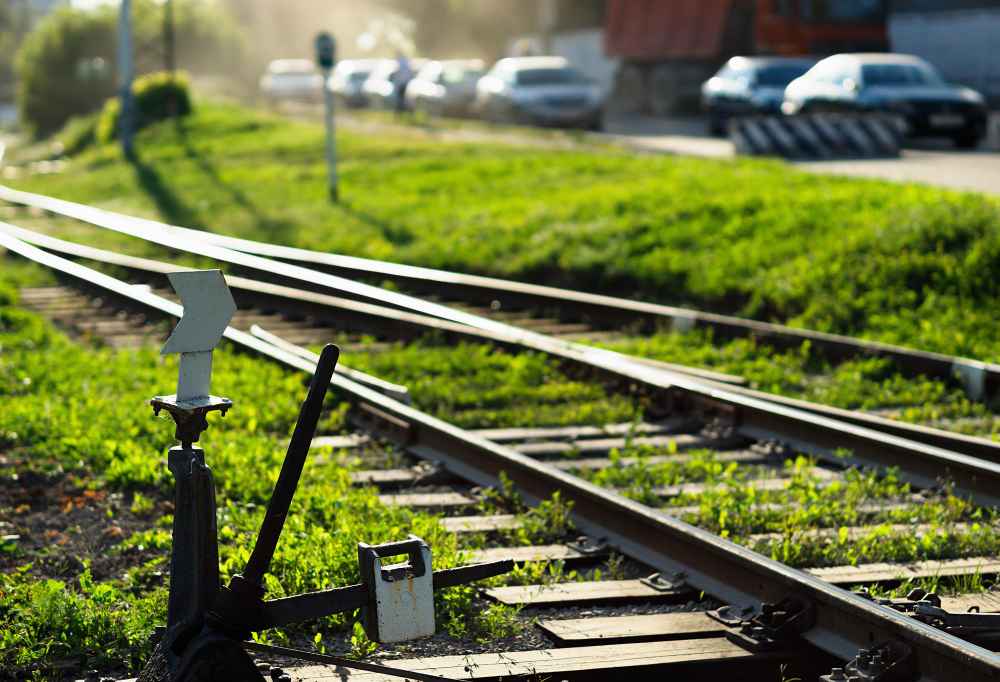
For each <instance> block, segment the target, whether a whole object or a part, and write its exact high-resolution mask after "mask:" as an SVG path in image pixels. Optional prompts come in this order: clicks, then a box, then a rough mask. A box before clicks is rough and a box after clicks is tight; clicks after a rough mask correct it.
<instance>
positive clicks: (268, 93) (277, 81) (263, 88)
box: [260, 59, 323, 104]
mask: <svg viewBox="0 0 1000 682" xmlns="http://www.w3.org/2000/svg"><path fill="white" fill-rule="evenodd" d="M260 92H261V94H262V95H264V97H266V98H267V100H268V102H270V103H271V104H277V103H278V102H280V101H287V100H298V101H307V102H315V101H318V100H319V99H320V97H321V96H322V95H323V76H322V75H321V74H320V73H319V71H317V70H316V66H315V65H314V64H313V63H312V62H311V61H309V60H308V59H275V60H274V61H273V62H271V63H270V64H268V65H267V71H266V72H265V73H264V75H263V76H261V77H260Z"/></svg>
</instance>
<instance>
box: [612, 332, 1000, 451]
mask: <svg viewBox="0 0 1000 682" xmlns="http://www.w3.org/2000/svg"><path fill="white" fill-rule="evenodd" d="M600 345H603V346H605V347H608V348H611V349H612V350H616V351H619V352H622V353H627V354H632V355H639V356H643V357H649V358H653V359H656V360H664V361H668V362H674V363H678V364H683V365H689V366H694V367H705V368H708V369H713V370H716V371H719V372H726V373H731V374H735V375H737V376H740V377H743V378H744V379H745V380H746V381H747V383H748V385H749V386H750V387H751V388H754V389H757V390H760V391H766V392H768V393H776V394H779V395H785V396H789V397H792V398H798V399H801V400H808V401H811V402H818V403H822V404H826V405H833V406H834V407H841V408H844V409H849V410H876V409H878V410H883V411H889V412H890V413H891V414H892V416H893V417H895V418H897V419H902V420H904V421H910V422H915V423H927V422H935V421H938V420H956V419H978V420H984V421H985V422H986V432H985V433H984V432H983V430H982V428H981V427H980V428H976V429H965V430H975V431H977V435H988V436H995V434H996V430H997V429H998V425H997V424H995V423H990V418H991V417H992V415H993V411H992V409H991V407H990V406H987V405H985V404H983V403H977V402H972V401H970V400H969V399H968V398H967V397H966V395H965V392H964V390H963V389H962V388H961V387H960V386H959V384H958V383H957V382H956V381H941V380H937V379H929V378H927V377H924V376H915V377H908V376H903V375H902V374H900V373H899V371H898V369H897V368H896V367H895V365H894V364H893V362H892V361H891V360H889V359H886V358H856V359H852V360H847V361H844V362H841V363H836V364H834V363H831V362H829V361H827V360H825V359H823V358H822V356H821V355H820V354H818V353H816V352H815V351H814V350H813V349H812V347H811V346H810V344H809V343H808V342H805V343H803V345H802V346H801V347H799V348H797V349H794V350H786V351H778V350H775V349H774V348H773V347H771V346H769V345H767V344H766V343H762V342H758V341H757V340H755V339H752V338H750V339H733V340H718V339H714V338H713V336H712V334H711V332H710V331H705V330H693V331H689V332H684V333H676V332H660V333H657V334H652V335H649V336H645V337H635V338H629V339H626V340H623V341H618V342H614V343H607V344H600ZM948 427H949V428H955V429H957V430H961V428H960V427H959V426H957V425H949V426H948Z"/></svg>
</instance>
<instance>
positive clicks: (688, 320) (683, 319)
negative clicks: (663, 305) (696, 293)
mask: <svg viewBox="0 0 1000 682" xmlns="http://www.w3.org/2000/svg"><path fill="white" fill-rule="evenodd" d="M694 324H695V318H694V315H674V316H673V317H671V318H670V330H671V331H673V332H677V333H679V334H683V333H685V332H689V331H691V330H692V329H694Z"/></svg>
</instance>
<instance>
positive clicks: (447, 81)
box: [406, 59, 486, 116]
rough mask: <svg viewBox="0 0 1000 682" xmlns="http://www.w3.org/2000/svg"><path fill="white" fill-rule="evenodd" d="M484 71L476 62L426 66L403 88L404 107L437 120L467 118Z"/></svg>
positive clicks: (449, 62) (439, 62)
mask: <svg viewBox="0 0 1000 682" xmlns="http://www.w3.org/2000/svg"><path fill="white" fill-rule="evenodd" d="M485 71H486V68H485V65H484V64H483V62H482V60H479V59H448V60H443V61H432V62H428V63H427V65H426V66H424V68H422V69H420V72H419V73H418V74H417V75H416V77H414V79H413V80H412V81H410V84H409V85H408V86H407V87H406V104H407V107H409V108H410V109H411V110H413V111H425V112H427V113H429V114H435V115H437V116H468V115H469V114H471V113H472V105H473V104H474V103H475V100H476V83H478V82H479V79H480V78H482V76H483V73H484V72H485Z"/></svg>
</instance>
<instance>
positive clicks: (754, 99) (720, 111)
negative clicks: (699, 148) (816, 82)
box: [701, 57, 816, 135]
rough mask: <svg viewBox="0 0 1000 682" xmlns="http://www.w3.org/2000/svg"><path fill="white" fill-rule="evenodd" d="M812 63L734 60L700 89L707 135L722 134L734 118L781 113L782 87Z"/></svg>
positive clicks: (792, 59) (780, 59)
mask: <svg viewBox="0 0 1000 682" xmlns="http://www.w3.org/2000/svg"><path fill="white" fill-rule="evenodd" d="M815 63H816V60H815V59H804V58H796V57H733V58H732V59H730V60H729V61H728V62H726V64H725V65H724V66H723V67H722V68H721V69H719V72H718V73H716V74H715V75H714V76H712V78H710V79H708V80H707V81H705V83H704V84H703V85H702V86H701V104H702V109H703V110H704V111H705V113H706V114H707V115H708V129H709V132H711V133H712V134H713V135H724V134H725V133H726V128H727V125H728V122H729V119H730V118H732V117H734V116H746V115H749V114H780V113H781V103H782V101H783V100H784V97H785V87H786V86H787V85H788V84H789V83H791V82H792V81H793V80H795V79H796V78H798V77H799V76H801V75H802V74H804V73H805V72H807V71H808V70H809V69H811V68H812V67H813V65H814V64H815Z"/></svg>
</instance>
